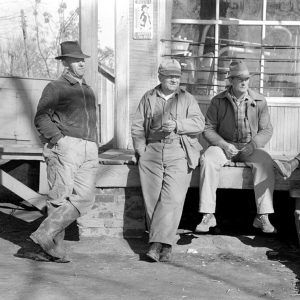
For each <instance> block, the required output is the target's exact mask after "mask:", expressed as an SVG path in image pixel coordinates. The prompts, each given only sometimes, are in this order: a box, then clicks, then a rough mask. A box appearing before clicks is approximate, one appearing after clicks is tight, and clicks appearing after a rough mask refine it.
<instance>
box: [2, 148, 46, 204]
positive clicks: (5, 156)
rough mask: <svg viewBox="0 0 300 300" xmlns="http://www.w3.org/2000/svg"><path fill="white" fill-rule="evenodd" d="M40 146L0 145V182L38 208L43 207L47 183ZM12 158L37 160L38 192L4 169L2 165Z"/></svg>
mask: <svg viewBox="0 0 300 300" xmlns="http://www.w3.org/2000/svg"><path fill="white" fill-rule="evenodd" d="M42 150H43V149H42V148H41V147H38V146H31V145H28V146H24V145H22V146H21V145H18V144H12V145H0V162H1V166H0V184H1V185H2V186H4V187H6V188H7V189H8V190H10V191H12V192H13V193H14V194H16V195H18V196H19V197H21V198H22V199H24V200H25V201H27V202H28V203H30V204H31V205H33V206H35V207H36V208H38V209H39V210H42V209H43V208H44V207H45V203H46V200H45V198H46V196H45V195H43V194H46V193H47V190H48V184H47V176H46V163H45V161H44V158H43V156H42ZM13 160H17V161H20V160H27V161H38V162H39V171H40V172H39V191H38V193H37V192H36V191H34V190H32V189H31V188H29V187H28V186H26V185H25V184H23V183H22V182H20V181H19V180H17V179H16V178H14V177H13V176H11V175H10V174H8V172H7V171H5V170H4V169H5V168H4V166H5V164H6V163H7V162H9V161H13Z"/></svg>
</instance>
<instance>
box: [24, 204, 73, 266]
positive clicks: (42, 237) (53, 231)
mask: <svg viewBox="0 0 300 300" xmlns="http://www.w3.org/2000/svg"><path fill="white" fill-rule="evenodd" d="M78 217H79V211H78V210H77V209H76V208H75V207H74V206H73V205H72V204H71V203H69V202H67V203H66V204H64V205H62V206H59V207H57V208H56V209H55V210H54V211H53V212H52V213H51V214H50V215H49V216H48V217H47V218H46V219H45V220H44V221H43V222H42V223H41V225H40V226H39V228H38V229H37V230H36V231H35V232H33V233H32V234H31V235H30V238H31V239H32V240H33V241H34V242H35V243H36V244H39V245H40V246H41V247H42V249H43V250H44V251H45V252H46V253H48V254H49V255H51V256H53V257H55V258H57V259H64V252H58V251H61V250H60V249H59V248H57V245H56V244H55V238H56V239H57V238H58V239H61V238H62V236H63V234H62V231H64V229H65V228H66V227H67V226H69V225H70V224H71V223H72V222H73V221H75V220H76V219H77V218H78ZM58 234H61V235H60V236H59V237H57V235H58ZM58 262H59V261H58ZM62 262H63V261H62Z"/></svg>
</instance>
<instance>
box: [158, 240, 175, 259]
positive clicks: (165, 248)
mask: <svg viewBox="0 0 300 300" xmlns="http://www.w3.org/2000/svg"><path fill="white" fill-rule="evenodd" d="M171 258H172V246H171V245H169V244H162V250H161V252H160V257H159V261H160V262H170V261H171Z"/></svg>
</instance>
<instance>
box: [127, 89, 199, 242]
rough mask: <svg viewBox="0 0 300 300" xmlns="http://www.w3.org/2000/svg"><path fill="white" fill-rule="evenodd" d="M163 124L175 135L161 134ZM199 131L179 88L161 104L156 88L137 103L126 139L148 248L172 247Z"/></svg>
mask: <svg viewBox="0 0 300 300" xmlns="http://www.w3.org/2000/svg"><path fill="white" fill-rule="evenodd" d="M168 119H173V120H175V121H176V124H177V126H176V130H175V132H171V133H166V132H163V131H162V124H163V123H164V122H165V121H167V120H168ZM203 129H204V117H203V115H202V113H201V111H200V108H199V105H198V103H197V102H196V100H195V99H194V97H193V96H192V95H191V94H190V93H188V92H187V91H185V90H184V89H182V88H179V89H178V90H177V91H176V92H175V94H174V96H173V97H172V98H171V99H169V100H168V101H166V100H165V99H164V98H163V97H162V96H161V93H160V85H159V86H157V87H155V88H154V89H152V90H150V91H148V92H147V93H146V94H145V95H144V96H143V98H142V99H141V101H140V104H139V106H138V109H137V112H136V115H135V118H134V120H133V123H132V131H131V134H132V138H133V145H134V149H135V151H136V153H137V154H138V155H139V157H140V159H139V172H140V180H141V186H142V191H143V197H144V202H145V206H146V217H147V224H148V228H149V242H150V243H153V242H159V243H165V244H170V245H172V244H173V243H174V241H175V237H176V231H177V228H178V225H179V222H180V218H181V214H182V208H183V204H184V200H185V196H186V192H187V189H188V186H189V182H190V179H191V170H192V169H194V168H195V167H196V166H197V165H198V163H199V157H200V150H201V145H200V144H199V142H198V138H197V137H198V134H199V133H201V132H202V131H203Z"/></svg>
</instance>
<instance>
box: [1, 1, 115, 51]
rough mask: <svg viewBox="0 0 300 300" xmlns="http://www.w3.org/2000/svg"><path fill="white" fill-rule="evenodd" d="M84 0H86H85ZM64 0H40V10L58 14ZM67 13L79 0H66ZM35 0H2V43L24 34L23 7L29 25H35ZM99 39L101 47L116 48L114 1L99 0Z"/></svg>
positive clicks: (76, 5)
mask: <svg viewBox="0 0 300 300" xmlns="http://www.w3.org/2000/svg"><path fill="white" fill-rule="evenodd" d="M83 1H84V0H83ZM61 2H62V0H50V1H49V0H40V11H41V13H43V12H45V11H46V12H49V13H50V14H52V15H53V16H57V8H58V7H59V4H60V3H61ZM64 2H65V3H66V5H67V10H66V11H67V13H68V12H69V11H74V10H75V9H76V8H77V7H78V6H79V0H64ZM34 3H35V0H0V6H1V10H0V44H1V45H3V44H5V43H6V42H7V41H8V39H9V37H11V36H18V35H20V34H22V28H21V9H23V10H24V14H25V19H26V22H27V25H28V26H33V25H34V22H33V21H34V17H33V14H32V12H33V6H34ZM98 20H99V21H98V29H99V31H98V39H99V41H100V47H101V48H105V47H106V46H107V47H110V48H114V1H113V0H98Z"/></svg>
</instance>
